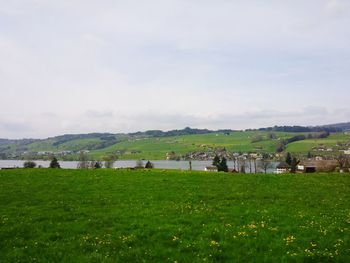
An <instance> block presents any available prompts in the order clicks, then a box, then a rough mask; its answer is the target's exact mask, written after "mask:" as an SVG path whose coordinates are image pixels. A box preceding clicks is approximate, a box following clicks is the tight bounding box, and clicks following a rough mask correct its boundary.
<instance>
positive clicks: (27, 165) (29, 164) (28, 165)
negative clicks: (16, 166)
mask: <svg viewBox="0 0 350 263" xmlns="http://www.w3.org/2000/svg"><path fill="white" fill-rule="evenodd" d="M35 167H36V163H35V162H33V161H25V162H24V164H23V168H35Z"/></svg>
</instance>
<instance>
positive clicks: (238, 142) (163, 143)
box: [91, 131, 300, 160]
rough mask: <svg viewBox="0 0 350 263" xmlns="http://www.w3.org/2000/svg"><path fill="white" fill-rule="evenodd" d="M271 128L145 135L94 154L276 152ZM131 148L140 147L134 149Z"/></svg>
mask: <svg viewBox="0 0 350 263" xmlns="http://www.w3.org/2000/svg"><path fill="white" fill-rule="evenodd" d="M275 134H276V136H277V137H278V138H281V139H286V138H290V137H293V136H295V135H296V134H300V133H287V132H275ZM256 135H261V136H262V137H263V140H262V141H260V142H256V143H252V138H253V137H254V136H256ZM267 135H268V132H257V131H246V132H232V133H230V135H225V134H224V133H209V134H201V135H186V136H176V137H162V138H143V139H137V140H126V141H123V142H120V143H117V144H115V145H112V146H110V147H108V148H104V149H101V150H97V151H92V152H91V155H92V156H94V157H95V158H99V157H100V156H102V155H104V154H106V153H114V152H116V151H120V150H125V151H126V153H125V154H123V155H120V156H119V158H120V159H126V160H128V159H135V160H136V159H142V158H143V159H152V160H163V159H165V156H166V153H167V152H171V151H174V152H175V153H177V154H186V153H189V152H196V151H197V152H200V151H208V149H209V148H216V147H218V148H223V147H225V148H226V150H228V151H234V152H255V151H258V152H275V149H276V144H277V140H269V139H267ZM132 151H139V152H137V153H132Z"/></svg>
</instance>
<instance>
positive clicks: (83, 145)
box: [0, 131, 350, 160]
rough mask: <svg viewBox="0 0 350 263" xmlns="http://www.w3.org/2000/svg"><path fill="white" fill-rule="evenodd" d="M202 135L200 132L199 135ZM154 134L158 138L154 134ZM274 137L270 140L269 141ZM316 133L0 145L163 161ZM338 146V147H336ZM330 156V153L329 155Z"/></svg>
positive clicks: (337, 141)
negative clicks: (172, 156)
mask: <svg viewBox="0 0 350 263" xmlns="http://www.w3.org/2000/svg"><path fill="white" fill-rule="evenodd" d="M201 132H203V131H201ZM156 134H159V132H157V133H156ZM271 134H273V138H271ZM308 134H313V135H315V134H318V133H306V132H304V133H300V132H278V131H277V132H271V131H231V132H227V131H225V132H219V131H218V132H210V133H205V134H192V135H179V136H160V137H154V136H155V135H149V134H147V135H146V134H133V135H130V134H116V135H113V134H85V135H66V136H58V137H53V138H48V139H45V140H34V141H26V143H25V144H21V143H10V144H2V145H0V155H1V153H3V154H4V153H6V154H14V153H18V154H21V153H22V154H23V153H25V154H24V155H22V157H23V158H26V157H27V156H26V155H29V156H30V154H31V153H38V152H45V151H48V152H54V153H58V152H63V151H71V152H73V153H71V154H69V156H68V157H67V156H66V158H73V159H74V158H77V156H78V154H77V152H78V151H82V150H88V151H89V155H90V158H95V159H99V158H102V157H103V156H105V155H107V154H117V155H118V156H119V158H120V159H153V160H155V159H160V160H162V159H165V158H166V153H169V152H175V153H176V154H178V155H185V154H186V153H189V152H208V151H213V150H215V149H222V148H225V149H226V150H227V151H232V152H268V153H274V152H275V150H276V145H277V144H278V143H279V142H280V141H282V140H287V139H289V138H291V137H293V136H297V135H305V136H307V135H308ZM349 142H350V134H345V133H342V132H341V133H332V134H331V135H330V136H329V137H327V138H321V139H306V140H301V141H297V142H292V143H289V144H287V146H286V148H285V151H288V152H292V153H301V154H306V153H307V152H309V151H311V152H313V153H315V154H319V153H320V152H317V151H316V150H315V149H313V148H315V147H318V146H324V147H328V148H329V147H331V148H334V149H336V150H338V149H348V148H349V147H350V143H349ZM337 145H338V146H337ZM328 154H333V153H328Z"/></svg>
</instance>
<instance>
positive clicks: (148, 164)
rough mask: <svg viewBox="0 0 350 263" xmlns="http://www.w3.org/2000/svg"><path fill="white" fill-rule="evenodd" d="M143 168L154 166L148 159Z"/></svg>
mask: <svg viewBox="0 0 350 263" xmlns="http://www.w3.org/2000/svg"><path fill="white" fill-rule="evenodd" d="M145 168H147V169H152V168H154V164H153V163H151V162H150V161H147V163H146V165H145Z"/></svg>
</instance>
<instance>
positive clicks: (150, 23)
mask: <svg viewBox="0 0 350 263" xmlns="http://www.w3.org/2000/svg"><path fill="white" fill-rule="evenodd" d="M349 83H350V1H349V0H284V1H281V0H266V1H261V0H249V1H247V0H242V1H241V0H158V1H157V0H138V1H134V0H127V1H125V0H123V1H122V0H91V1H89V0H60V1H56V0H55V1H54V0H0V92H1V93H0V94H1V101H0V138H22V137H32V138H44V137H48V136H54V135H59V134H64V133H87V132H113V133H117V132H129V131H138V130H147V129H163V130H169V129H180V128H184V127H186V126H190V127H197V128H210V129H218V128H231V129H246V128H257V127H265V126H271V125H317V124H329V123H336V122H345V121H350V106H349V105H350V104H349V99H350V85H349Z"/></svg>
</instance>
